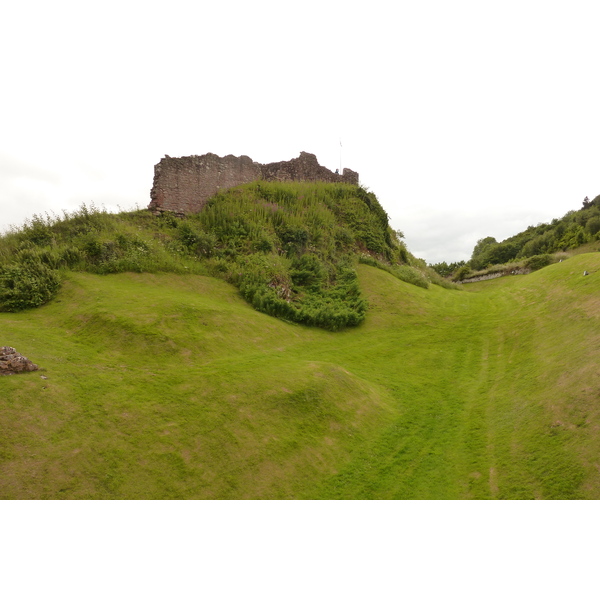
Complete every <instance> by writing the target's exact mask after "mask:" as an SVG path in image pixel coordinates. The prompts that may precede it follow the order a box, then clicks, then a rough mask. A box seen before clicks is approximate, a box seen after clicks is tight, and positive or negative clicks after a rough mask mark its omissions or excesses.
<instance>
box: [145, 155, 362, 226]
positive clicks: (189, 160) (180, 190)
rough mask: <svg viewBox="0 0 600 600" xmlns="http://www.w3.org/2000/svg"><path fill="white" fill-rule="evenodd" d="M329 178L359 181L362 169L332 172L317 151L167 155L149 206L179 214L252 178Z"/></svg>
mask: <svg viewBox="0 0 600 600" xmlns="http://www.w3.org/2000/svg"><path fill="white" fill-rule="evenodd" d="M258 180H265V181H327V182H332V183H334V182H335V183H350V184H354V185H358V173H356V172H355V171H352V170H351V169H344V171H343V173H342V174H341V175H340V174H338V173H332V172H331V171H330V170H329V169H327V168H326V167H323V166H321V165H320V164H319V162H318V161H317V157H316V156H315V155H314V154H310V153H308V152H301V153H300V156H299V157H298V158H293V159H292V160H288V161H283V162H277V163H269V164H266V165H263V164H261V163H257V162H254V161H253V160H252V159H251V158H250V157H248V156H233V155H231V154H230V155H228V156H224V157H222V158H221V157H220V156H217V155H216V154H211V153H209V154H204V155H202V156H184V157H181V158H171V157H170V156H165V158H163V159H162V160H161V161H160V162H159V163H158V164H157V165H155V166H154V184H153V186H152V191H151V192H150V198H151V201H150V205H149V206H148V208H149V210H151V211H153V212H155V213H160V212H164V211H171V212H174V213H176V214H188V213H196V212H200V211H201V210H202V208H203V207H204V205H205V204H206V202H207V200H208V199H209V198H210V197H211V196H214V194H216V193H217V192H218V191H219V190H224V189H227V188H230V187H234V186H236V185H241V184H243V183H250V182H252V181H258Z"/></svg>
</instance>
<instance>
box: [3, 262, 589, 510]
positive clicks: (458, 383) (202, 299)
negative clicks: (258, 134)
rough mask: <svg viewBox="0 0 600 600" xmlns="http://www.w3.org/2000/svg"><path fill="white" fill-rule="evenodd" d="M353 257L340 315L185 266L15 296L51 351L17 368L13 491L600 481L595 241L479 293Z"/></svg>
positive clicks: (475, 491)
mask: <svg viewBox="0 0 600 600" xmlns="http://www.w3.org/2000/svg"><path fill="white" fill-rule="evenodd" d="M584 269H586V270H588V271H589V272H590V276H588V277H583V276H582V273H583V271H584ZM357 270H358V274H359V283H360V288H361V290H362V293H363V294H364V295H365V296H366V298H367V300H368V303H369V311H368V313H367V314H366V318H365V320H364V322H363V323H362V324H361V325H360V326H358V327H355V328H350V329H346V330H344V331H341V332H337V333H333V332H330V331H325V330H323V329H317V328H310V327H307V326H305V325H299V324H290V323H286V322H283V321H281V320H278V319H275V318H273V317H270V316H268V315H266V314H262V313H260V312H257V311H256V310H253V308H252V307H251V306H250V305H248V304H247V303H246V302H244V300H243V299H242V298H241V297H240V295H239V292H238V291H237V290H236V289H235V288H234V287H233V286H232V285H230V284H228V283H226V282H224V281H220V280H218V279H214V278H211V277H206V276H201V275H178V274H173V273H157V274H133V273H122V274H115V275H108V276H99V275H94V274H89V273H77V272H73V273H69V274H68V275H67V279H66V281H65V283H64V284H63V287H62V289H61V291H60V293H59V294H58V296H57V297H56V298H55V299H54V300H52V301H51V302H50V303H49V304H47V305H45V306H42V307H40V308H38V309H34V310H27V311H24V312H20V313H2V314H0V332H1V339H2V341H3V343H6V344H10V345H12V346H15V347H16V348H17V349H18V350H19V351H20V352H22V353H23V354H24V355H25V356H27V357H28V358H30V359H32V360H34V361H35V362H37V363H39V364H40V366H41V367H43V369H44V371H43V372H42V373H40V372H37V373H31V374H27V375H19V376H13V377H3V378H0V388H1V390H2V394H1V396H2V401H1V402H2V405H1V409H0V430H1V431H2V436H0V461H1V462H0V497H2V498H600V474H599V469H600V465H599V462H600V461H598V458H597V457H598V456H600V436H599V435H598V427H599V426H600V414H599V410H598V409H599V403H600V400H599V397H598V396H599V395H598V390H599V389H600V376H599V375H598V369H597V364H598V358H599V355H600V350H599V348H600V327H599V325H598V319H599V317H600V301H599V300H598V298H599V297H600V254H598V253H596V254H582V255H579V256H576V257H573V258H571V259H569V260H568V261H566V262H563V263H560V264H554V265H551V266H549V267H546V268H544V269H542V270H540V271H537V272H535V273H532V274H530V275H526V276H515V277H507V278H502V279H498V280H493V281H489V282H482V283H476V284H470V285H469V286H468V287H466V288H465V291H463V292H458V291H454V290H446V289H442V288H439V287H437V286H430V287H429V289H424V288H420V287H416V286H413V285H408V284H407V283H404V282H403V281H400V280H398V279H396V278H394V277H392V276H391V275H390V274H388V273H386V272H385V271H382V270H380V269H375V268H372V267H370V266H367V265H358V267H357ZM40 374H43V375H45V376H46V377H47V378H48V379H42V378H41V377H40Z"/></svg>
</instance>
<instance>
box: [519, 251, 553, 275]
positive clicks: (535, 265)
mask: <svg viewBox="0 0 600 600" xmlns="http://www.w3.org/2000/svg"><path fill="white" fill-rule="evenodd" d="M550 263H552V257H551V256H550V255H549V254H538V255H537V256H532V257H531V258H529V259H527V260H526V261H525V263H524V265H523V266H524V267H525V268H526V269H530V270H531V271H537V270H538V269H541V268H542V267H547V266H548V265H549V264H550Z"/></svg>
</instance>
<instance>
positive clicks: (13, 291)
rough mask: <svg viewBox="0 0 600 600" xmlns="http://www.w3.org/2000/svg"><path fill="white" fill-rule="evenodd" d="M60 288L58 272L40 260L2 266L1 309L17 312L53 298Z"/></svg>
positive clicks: (0, 285)
mask: <svg viewBox="0 0 600 600" xmlns="http://www.w3.org/2000/svg"><path fill="white" fill-rule="evenodd" d="M59 288H60V277H59V275H58V272H57V271H55V270H53V269H50V268H49V267H47V266H46V265H44V264H42V263H41V262H40V261H31V260H28V261H25V262H21V263H17V264H12V265H8V266H4V267H0V309H1V310H3V311H5V312H17V311H19V310H23V309H25V308H35V307H37V306H41V305H42V304H45V303H46V302H48V301H49V300H51V299H52V298H53V297H54V296H55V295H56V293H57V292H58V289H59Z"/></svg>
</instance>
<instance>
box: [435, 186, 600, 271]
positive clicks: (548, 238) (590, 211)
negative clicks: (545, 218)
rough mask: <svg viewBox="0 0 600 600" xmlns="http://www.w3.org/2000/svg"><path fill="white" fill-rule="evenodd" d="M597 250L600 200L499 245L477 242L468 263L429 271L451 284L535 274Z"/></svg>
mask: <svg viewBox="0 0 600 600" xmlns="http://www.w3.org/2000/svg"><path fill="white" fill-rule="evenodd" d="M581 248H583V249H584V250H583V251H588V252H591V251H593V250H598V249H600V196H597V197H596V198H594V200H591V201H590V200H588V199H587V198H586V199H585V200H584V201H583V206H582V208H581V209H580V210H577V211H575V210H571V211H569V212H568V213H567V214H566V215H564V216H563V217H562V218H560V219H553V220H552V222H550V223H539V224H538V225H530V226H529V227H528V228H527V229H526V230H525V231H522V232H521V233H518V234H517V235H513V236H512V237H509V238H507V239H505V240H503V241H502V242H498V241H497V240H496V238H494V237H491V236H490V237H485V238H482V239H480V240H478V241H477V243H476V244H475V247H474V248H473V253H472V255H471V259H470V260H469V261H468V262H465V261H460V262H455V263H450V264H448V263H446V262H442V263H437V264H435V265H431V267H432V268H433V269H434V270H435V271H436V272H437V273H438V274H440V275H441V276H443V277H450V276H453V278H454V280H458V281H460V280H463V279H465V278H470V277H477V276H480V275H486V274H490V273H511V272H513V271H515V270H517V271H518V270H524V271H535V270H537V269H540V268H542V267H545V266H547V265H549V264H551V263H552V262H558V261H560V260H562V259H564V258H566V257H567V254H565V253H569V254H572V253H573V252H574V251H576V252H579V251H581V250H580V249H581Z"/></svg>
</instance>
